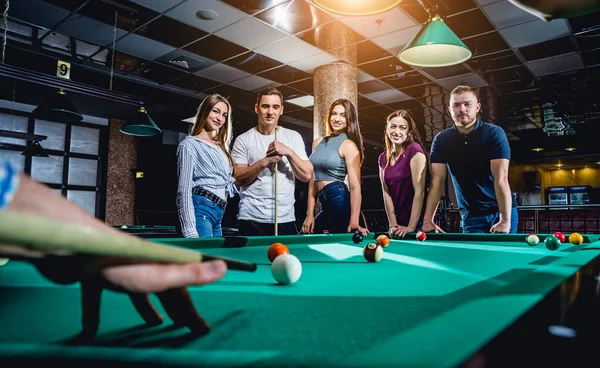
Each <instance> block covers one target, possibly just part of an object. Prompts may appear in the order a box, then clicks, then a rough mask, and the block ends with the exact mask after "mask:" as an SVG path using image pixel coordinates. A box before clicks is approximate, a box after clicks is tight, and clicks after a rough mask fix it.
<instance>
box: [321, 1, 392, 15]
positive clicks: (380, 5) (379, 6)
mask: <svg viewBox="0 0 600 368" xmlns="http://www.w3.org/2000/svg"><path fill="white" fill-rule="evenodd" d="M401 2H402V0H373V1H365V0H313V3H314V4H315V5H316V6H318V7H320V8H322V9H324V10H326V11H328V12H330V13H335V14H339V15H349V16H367V15H374V14H379V13H383V12H386V11H388V10H391V9H392V8H395V7H396V6H398V5H399V4H400V3H401Z"/></svg>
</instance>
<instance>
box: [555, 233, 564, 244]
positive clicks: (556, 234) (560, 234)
mask: <svg viewBox="0 0 600 368" xmlns="http://www.w3.org/2000/svg"><path fill="white" fill-rule="evenodd" d="M553 235H554V236H555V237H556V239H558V240H560V242H561V243H564V242H566V241H567V237H566V236H565V234H563V233H561V232H560V231H557V232H555V233H554V234H553Z"/></svg>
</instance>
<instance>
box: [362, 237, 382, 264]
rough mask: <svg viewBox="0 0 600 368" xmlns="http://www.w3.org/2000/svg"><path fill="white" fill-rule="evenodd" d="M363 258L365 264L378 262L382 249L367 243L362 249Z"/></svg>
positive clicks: (375, 244) (374, 244) (377, 245)
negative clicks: (365, 261)
mask: <svg viewBox="0 0 600 368" xmlns="http://www.w3.org/2000/svg"><path fill="white" fill-rule="evenodd" d="M363 256H364V257H365V259H366V260H367V262H370V263H374V262H379V261H380V260H381V258H383V248H382V247H381V245H379V244H377V243H373V242H371V243H369V244H367V245H365V247H364V248H363Z"/></svg>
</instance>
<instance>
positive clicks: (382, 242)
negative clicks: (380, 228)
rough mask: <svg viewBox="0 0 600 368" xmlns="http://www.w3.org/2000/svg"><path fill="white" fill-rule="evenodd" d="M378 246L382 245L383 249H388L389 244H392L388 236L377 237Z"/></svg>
mask: <svg viewBox="0 0 600 368" xmlns="http://www.w3.org/2000/svg"><path fill="white" fill-rule="evenodd" d="M377 244H379V245H381V246H382V247H384V248H386V247H387V246H388V245H389V244H390V238H388V237H387V235H383V234H382V235H379V236H378V237H377Z"/></svg>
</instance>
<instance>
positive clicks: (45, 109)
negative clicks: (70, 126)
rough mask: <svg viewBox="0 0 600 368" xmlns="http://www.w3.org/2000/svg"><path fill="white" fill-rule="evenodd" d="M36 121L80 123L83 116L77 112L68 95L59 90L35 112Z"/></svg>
mask: <svg viewBox="0 0 600 368" xmlns="http://www.w3.org/2000/svg"><path fill="white" fill-rule="evenodd" d="M33 116H34V117H35V118H36V119H41V120H49V121H57V122H60V123H78V122H80V121H81V120H83V116H82V115H81V114H80V113H79V111H77V109H76V108H75V106H74V105H73V103H72V102H71V100H69V97H67V93H66V92H65V91H64V90H63V89H62V88H59V89H58V91H56V93H55V94H53V95H52V96H51V97H50V98H49V99H47V100H46V101H44V102H43V103H42V104H41V105H40V106H38V107H36V108H35V110H33Z"/></svg>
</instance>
